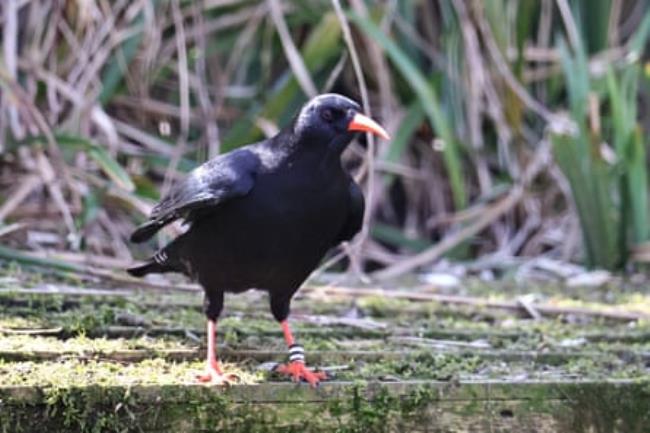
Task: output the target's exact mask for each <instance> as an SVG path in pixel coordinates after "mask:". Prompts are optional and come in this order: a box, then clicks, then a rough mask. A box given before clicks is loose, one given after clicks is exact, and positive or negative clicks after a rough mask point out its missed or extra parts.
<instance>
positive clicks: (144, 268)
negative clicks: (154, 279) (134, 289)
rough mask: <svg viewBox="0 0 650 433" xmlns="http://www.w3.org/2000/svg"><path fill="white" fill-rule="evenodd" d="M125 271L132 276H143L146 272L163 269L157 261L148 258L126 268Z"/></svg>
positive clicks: (157, 271)
mask: <svg viewBox="0 0 650 433" xmlns="http://www.w3.org/2000/svg"><path fill="white" fill-rule="evenodd" d="M126 272H128V273H129V275H132V276H134V277H144V276H145V275H147V274H151V273H159V272H163V270H162V267H161V266H160V265H159V264H158V263H156V262H155V261H153V260H152V259H149V260H147V261H146V262H144V263H142V264H140V265H137V266H132V267H130V268H128V269H127V270H126Z"/></svg>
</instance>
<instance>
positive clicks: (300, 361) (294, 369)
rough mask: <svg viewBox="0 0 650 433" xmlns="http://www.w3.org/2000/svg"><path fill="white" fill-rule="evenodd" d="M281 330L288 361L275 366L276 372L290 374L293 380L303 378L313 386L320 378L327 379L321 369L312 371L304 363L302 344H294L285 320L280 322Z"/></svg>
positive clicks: (297, 380) (296, 380)
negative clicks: (287, 349)
mask: <svg viewBox="0 0 650 433" xmlns="http://www.w3.org/2000/svg"><path fill="white" fill-rule="evenodd" d="M280 326H282V332H284V341H285V342H286V343H287V347H288V348H289V362H288V363H287V364H281V365H279V366H278V367H277V370H276V371H277V372H278V373H280V374H286V375H288V376H291V379H292V380H293V381H294V382H299V381H300V380H302V379H304V380H306V381H307V382H309V384H310V385H311V386H313V387H315V386H317V385H318V383H319V382H320V381H321V380H325V379H327V375H326V374H325V372H323V371H312V370H310V369H308V368H307V366H306V365H305V355H304V351H303V348H302V346H299V345H297V344H296V342H295V340H294V338H293V334H292V333H291V328H290V327H289V323H288V322H287V321H286V320H283V321H282V322H280Z"/></svg>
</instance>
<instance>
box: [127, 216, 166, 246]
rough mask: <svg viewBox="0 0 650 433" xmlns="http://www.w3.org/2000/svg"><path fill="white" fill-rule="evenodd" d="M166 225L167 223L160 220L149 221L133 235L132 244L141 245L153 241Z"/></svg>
mask: <svg viewBox="0 0 650 433" xmlns="http://www.w3.org/2000/svg"><path fill="white" fill-rule="evenodd" d="M164 225H165V222H164V221H160V220H152V221H147V222H146V223H144V224H142V225H141V226H140V227H138V228H137V229H135V231H134V232H133V233H132V234H131V242H134V243H136V244H139V243H142V242H144V241H147V240H149V239H151V238H152V237H153V235H155V234H156V233H157V232H158V230H160V229H161V228H162V227H163V226H164Z"/></svg>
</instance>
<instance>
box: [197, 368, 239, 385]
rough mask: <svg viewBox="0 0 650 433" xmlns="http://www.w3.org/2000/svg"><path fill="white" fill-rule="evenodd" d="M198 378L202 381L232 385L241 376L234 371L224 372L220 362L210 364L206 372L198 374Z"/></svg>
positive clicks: (210, 383)
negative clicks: (233, 372)
mask: <svg viewBox="0 0 650 433" xmlns="http://www.w3.org/2000/svg"><path fill="white" fill-rule="evenodd" d="M196 378H197V379H198V381H199V382H201V383H205V384H207V385H217V386H230V385H233V384H236V383H238V382H239V376H237V375H236V374H232V373H224V372H223V371H222V370H221V367H220V366H219V365H218V364H216V365H208V366H207V367H206V368H205V372H204V373H203V374H199V375H197V376H196Z"/></svg>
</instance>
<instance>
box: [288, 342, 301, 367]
mask: <svg viewBox="0 0 650 433" xmlns="http://www.w3.org/2000/svg"><path fill="white" fill-rule="evenodd" d="M289 362H302V363H304V362H305V349H303V347H302V346H301V345H300V344H292V345H291V346H289Z"/></svg>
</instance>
